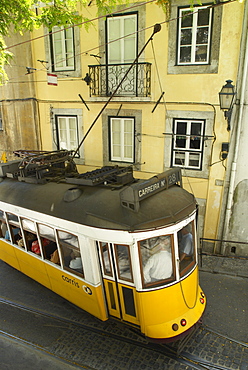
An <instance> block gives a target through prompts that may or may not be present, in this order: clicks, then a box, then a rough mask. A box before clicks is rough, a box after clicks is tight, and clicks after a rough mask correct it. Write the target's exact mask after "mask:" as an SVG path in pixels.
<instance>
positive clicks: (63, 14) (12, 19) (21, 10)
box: [0, 0, 201, 85]
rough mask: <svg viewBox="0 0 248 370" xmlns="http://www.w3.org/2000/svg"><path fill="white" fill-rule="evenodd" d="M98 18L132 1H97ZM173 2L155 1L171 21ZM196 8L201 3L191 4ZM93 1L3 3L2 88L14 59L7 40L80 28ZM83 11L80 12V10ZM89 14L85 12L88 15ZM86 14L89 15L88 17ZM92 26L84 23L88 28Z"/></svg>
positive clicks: (19, 0) (3, 0)
mask: <svg viewBox="0 0 248 370" xmlns="http://www.w3.org/2000/svg"><path fill="white" fill-rule="evenodd" d="M94 1H95V4H96V7H97V10H98V14H106V13H109V12H111V10H113V8H114V7H116V5H119V4H122V5H123V4H128V2H129V0H94ZM171 1H172V0H155V1H154V3H155V4H157V5H159V6H160V7H161V8H162V9H163V10H164V11H165V12H166V13H167V17H169V9H170V4H171ZM188 1H189V4H190V5H191V6H192V7H193V6H194V5H195V4H198V5H199V4H201V2H200V0H188ZM89 2H90V0H42V1H40V0H0V85H1V84H3V83H4V82H6V81H7V79H8V78H7V74H6V71H5V66H6V65H7V64H9V62H10V59H11V57H12V54H11V52H10V51H9V50H8V47H7V46H6V44H5V38H4V37H7V36H8V35H9V34H10V31H11V32H12V31H13V32H20V33H21V34H22V33H23V32H25V31H32V30H34V29H37V28H40V27H41V26H42V25H43V26H46V27H48V28H52V27H53V26H55V25H68V24H80V23H82V22H85V21H89V19H87V18H86V17H84V15H83V13H84V12H83V8H86V7H87V6H88V4H89ZM78 9H80V11H79V12H77V10H78ZM85 13H86V12H85ZM86 14H87V13H86ZM88 26H89V22H87V23H85V27H86V28H87V27H88Z"/></svg>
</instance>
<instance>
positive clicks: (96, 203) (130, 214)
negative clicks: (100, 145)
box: [0, 150, 196, 231]
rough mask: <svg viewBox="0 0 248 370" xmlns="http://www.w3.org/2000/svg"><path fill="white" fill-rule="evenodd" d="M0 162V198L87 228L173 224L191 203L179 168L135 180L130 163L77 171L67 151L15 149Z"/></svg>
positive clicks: (143, 227)
mask: <svg viewBox="0 0 248 370" xmlns="http://www.w3.org/2000/svg"><path fill="white" fill-rule="evenodd" d="M15 154H16V155H17V156H19V157H21V158H22V159H21V160H17V161H11V162H7V163H2V164H0V201H2V202H5V203H8V204H12V205H14V206H16V207H22V208H25V209H29V210H32V211H36V212H39V213H42V214H46V215H50V216H54V217H57V218H60V219H64V220H68V221H71V222H76V223H78V224H82V225H87V226H91V227H98V228H105V229H114V230H126V231H138V230H146V229H153V228H159V227H163V226H166V225H171V224H175V223H177V222H178V221H180V220H182V219H184V218H186V217H187V216H189V215H190V214H191V213H192V212H193V211H194V210H195V208H196V201H195V198H194V196H193V195H192V194H190V193H189V192H187V191H186V190H184V189H183V188H182V186H181V185H182V176H181V170H180V169H179V168H175V169H170V170H168V171H165V172H163V173H162V174H159V175H157V176H153V177H152V178H150V179H148V180H137V179H134V177H133V169H132V167H131V166H129V167H118V166H106V167H103V168H101V169H97V170H94V171H90V172H86V173H83V174H79V173H78V171H77V169H76V165H75V163H74V161H73V157H72V155H71V152H69V151H66V150H61V151H54V152H44V151H32V152H31V151H17V152H15Z"/></svg>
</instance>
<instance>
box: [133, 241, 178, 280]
mask: <svg viewBox="0 0 248 370" xmlns="http://www.w3.org/2000/svg"><path fill="white" fill-rule="evenodd" d="M172 240H173V239H172V236H171V235H164V236H159V237H155V238H149V239H146V240H142V241H140V242H139V247H140V248H139V250H140V254H141V261H142V265H141V270H142V275H143V283H144V286H145V287H147V286H158V285H162V284H167V283H169V282H171V281H173V280H174V279H175V268H174V265H175V264H174V258H173V257H172V256H173V255H174V253H173V241H172Z"/></svg>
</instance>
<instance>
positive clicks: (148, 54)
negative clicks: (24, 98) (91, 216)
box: [0, 0, 244, 246]
mask: <svg viewBox="0 0 248 370" xmlns="http://www.w3.org/2000/svg"><path fill="white" fill-rule="evenodd" d="M84 11H86V10H84ZM87 17H88V18H90V19H94V20H93V21H92V24H91V25H90V26H89V29H88V30H86V29H85V27H84V25H82V26H80V27H79V26H75V27H68V28H63V27H54V28H53V29H52V31H50V32H49V30H48V29H39V30H37V31H35V32H33V33H32V36H31V40H32V41H30V43H28V46H20V47H23V48H26V47H29V48H31V54H32V65H29V66H25V67H32V68H33V69H32V70H29V71H28V72H30V73H28V74H25V73H23V76H22V78H20V76H19V77H18V78H19V80H22V81H23V85H24V86H27V87H28V86H32V88H33V90H34V91H33V92H30V91H28V90H27V91H28V94H29V96H28V97H32V98H34V100H35V104H36V106H37V109H36V111H35V112H33V113H32V112H31V111H30V110H29V115H31V116H32V114H33V127H35V130H36V132H37V137H36V139H34V140H36V143H35V144H34V146H33V147H32V145H30V143H28V142H27V143H26V142H25V143H24V145H23V147H22V148H21V149H37V148H38V149H40V150H48V151H51V150H57V149H68V150H75V149H77V148H78V147H79V150H78V152H77V153H76V155H75V161H76V163H77V165H78V167H79V171H89V170H91V169H94V168H99V167H102V166H109V165H120V166H129V165H132V166H133V168H134V171H135V176H136V177H140V178H150V177H151V176H152V175H156V174H158V173H160V172H163V171H165V170H167V169H169V168H171V167H180V168H182V174H183V185H184V188H186V189H187V190H189V191H190V192H192V193H194V195H195V197H196V199H197V201H198V204H199V212H198V231H199V236H200V237H201V238H206V239H218V237H219V235H220V230H219V225H220V218H221V217H222V216H221V205H222V198H223V185H224V182H225V176H226V167H227V163H228V156H227V159H225V158H223V157H222V143H229V142H230V138H231V135H232V130H231V131H227V124H226V120H225V118H224V115H223V112H222V111H221V110H220V107H219V98H218V93H219V91H220V89H221V87H222V85H224V84H225V81H226V80H227V79H230V80H232V81H234V82H233V83H234V84H235V81H236V79H237V74H238V67H239V58H240V44H241V37H242V26H243V17H244V3H239V2H238V1H236V2H223V3H222V2H217V4H214V3H209V2H208V1H202V6H195V7H194V9H192V8H190V6H189V1H188V0H179V1H174V0H172V1H171V9H170V15H169V17H168V15H167V16H166V15H165V13H164V12H163V10H162V9H161V8H160V7H159V6H158V5H157V4H156V3H155V2H147V3H144V2H136V3H130V4H128V5H123V6H118V8H116V9H114V10H113V11H112V13H111V14H109V15H107V16H101V17H98V16H96V7H95V5H94V4H93V3H92V5H89V6H88V8H87ZM155 24H160V25H161V30H160V31H159V32H157V33H155V34H154V35H153V31H154V25H155ZM152 35H153V36H152ZM151 36H152V37H151ZM151 38H152V39H151ZM149 39H151V40H150V41H149V42H148V44H147V45H146V47H145V48H144V51H143V52H142V53H141V55H140V57H139V58H138V60H136V62H135V64H134V65H133V67H132V68H131V69H130V71H129V72H128V70H129V67H131V64H132V63H133V61H134V60H135V58H136V57H137V55H138V54H139V52H140V50H141V49H142V48H143V47H144V45H145V43H146V42H147V41H148V40H149ZM17 48H18V46H17V47H16V48H15V49H17ZM13 52H14V53H15V50H13ZM24 72H25V71H24ZM127 72H128V73H127ZM125 74H127V75H126V79H125V80H124V82H122V84H121V85H120V87H119V89H118V90H117V91H115V89H116V87H117V86H118V84H120V82H121V80H122V77H123V76H124V75H125ZM9 86H10V85H9ZM9 86H8V85H7V86H6V87H5V86H4V87H1V88H0V90H1V94H3V92H4V91H6V89H9ZM113 92H115V95H112V94H113ZM13 94H14V93H13ZM12 98H13V99H14V98H15V97H14V96H13V97H12ZM1 99H2V120H3V124H2V132H0V135H1V134H3V132H4V127H5V124H6V125H7V122H8V114H6V115H4V114H3V112H4V111H3V105H4V104H6V98H5V97H4V96H3V95H2V98H1ZM107 103H108V104H107ZM16 104H17V102H16V101H14V100H13V105H14V106H15V105H16ZM23 104H26V103H25V102H23ZM105 105H106V107H105ZM98 116H99V117H98ZM97 117H98V118H97ZM21 118H22V117H20V120H21ZM96 118H97V119H96ZM5 122H6V123H5ZM21 124H22V125H23V130H24V131H25V129H26V126H25V119H24V117H23V120H22V123H21ZM90 128H91V130H90V131H89V132H88V130H89V129H90ZM28 130H30V129H28V127H27V130H26V134H28V132H30V131H28ZM85 135H87V137H86V138H85V140H84V137H85ZM34 137H35V135H34ZM82 141H83V143H82ZM81 143H82V144H81ZM80 144H81V145H80ZM0 149H1V150H2V152H3V151H4V150H6V151H8V150H9V148H7V147H6V148H5V147H4V145H3V144H2V146H1V148H0ZM16 149H20V148H16ZM10 157H11V156H10ZM207 244H208V243H207V242H206V245H207ZM210 244H211V243H210ZM212 245H213V244H211V246H212ZM214 246H215V245H214Z"/></svg>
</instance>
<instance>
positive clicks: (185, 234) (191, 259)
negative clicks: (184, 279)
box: [177, 222, 196, 276]
mask: <svg viewBox="0 0 248 370" xmlns="http://www.w3.org/2000/svg"><path fill="white" fill-rule="evenodd" d="M194 240H195V237H194V224H193V222H191V223H189V224H188V225H186V226H185V227H183V228H182V229H181V230H180V231H178V233H177V241H178V249H179V251H178V252H179V258H180V276H184V275H185V274H186V273H188V272H189V271H190V269H191V268H193V267H194V265H195V262H196V252H195V242H194Z"/></svg>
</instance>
